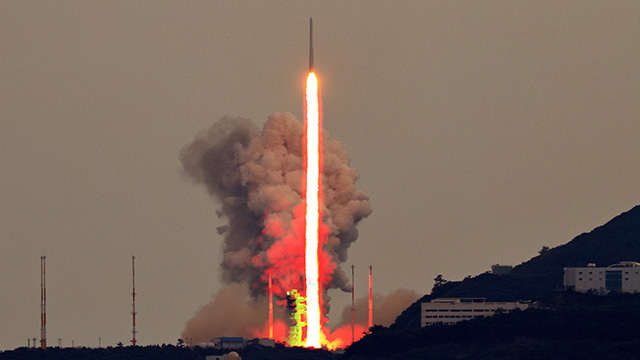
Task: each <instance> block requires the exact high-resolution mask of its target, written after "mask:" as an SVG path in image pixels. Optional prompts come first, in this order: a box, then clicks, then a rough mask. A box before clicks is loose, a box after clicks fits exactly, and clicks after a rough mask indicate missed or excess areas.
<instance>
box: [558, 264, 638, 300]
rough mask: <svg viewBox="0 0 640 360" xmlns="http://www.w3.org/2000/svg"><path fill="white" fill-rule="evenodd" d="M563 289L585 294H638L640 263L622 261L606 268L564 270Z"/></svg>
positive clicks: (592, 266)
mask: <svg viewBox="0 0 640 360" xmlns="http://www.w3.org/2000/svg"><path fill="white" fill-rule="evenodd" d="M564 288H565V289H566V290H570V291H577V292H582V293H585V292H587V291H589V290H593V291H596V292H598V293H601V294H606V293H608V292H610V291H617V292H624V293H637V292H640V263H637V262H634V261H622V262H619V263H617V264H613V265H610V266H607V267H596V265H595V264H588V265H587V267H576V268H564Z"/></svg>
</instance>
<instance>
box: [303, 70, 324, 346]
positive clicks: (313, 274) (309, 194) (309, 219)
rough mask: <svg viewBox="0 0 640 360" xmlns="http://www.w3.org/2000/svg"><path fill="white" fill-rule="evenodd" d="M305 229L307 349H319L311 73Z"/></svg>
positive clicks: (316, 120)
mask: <svg viewBox="0 0 640 360" xmlns="http://www.w3.org/2000/svg"><path fill="white" fill-rule="evenodd" d="M306 95H307V96H306V104H307V111H306V121H305V134H306V146H305V154H306V171H305V180H306V191H305V195H306V214H305V216H306V229H305V240H306V245H305V280H306V293H307V346H308V347H316V348H317V347H320V295H319V292H320V288H319V286H318V282H319V281H318V227H319V226H318V224H319V222H320V205H319V204H320V199H321V195H322V194H321V191H320V182H321V173H320V163H321V156H322V151H321V149H320V111H319V110H320V106H319V101H318V79H317V78H316V74H315V73H314V72H310V73H309V76H308V77H307V91H306Z"/></svg>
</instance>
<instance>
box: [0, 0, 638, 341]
mask: <svg viewBox="0 0 640 360" xmlns="http://www.w3.org/2000/svg"><path fill="white" fill-rule="evenodd" d="M0 14H1V15H0V227H1V229H2V231H1V232H0V246H1V247H0V349H10V348H15V347H18V346H23V345H26V343H27V338H32V337H37V336H38V335H39V327H40V304H39V301H40V297H39V296H40V289H39V286H40V273H39V271H40V267H39V265H40V264H39V262H40V256H41V255H46V256H47V271H48V272H47V285H48V289H47V291H48V305H47V309H48V315H47V316H48V317H47V319H48V338H49V343H50V344H52V345H56V344H57V339H58V338H61V339H62V344H63V346H70V345H71V340H74V342H75V344H76V345H83V346H97V345H98V338H102V344H103V345H104V346H107V345H111V346H113V345H115V344H116V343H117V342H118V341H122V342H123V343H128V341H129V340H130V338H131V334H130V330H131V315H130V311H131V308H130V307H131V296H130V292H131V278H130V273H131V255H132V254H135V255H136V256H137V259H136V266H137V269H136V275H137V279H136V283H137V285H138V296H137V300H138V302H137V307H138V311H139V314H138V318H137V320H138V330H139V334H138V340H139V343H140V344H142V345H146V344H155V343H175V341H176V340H177V338H178V337H179V334H180V332H181V330H182V329H183V326H184V322H185V321H186V320H187V319H188V318H189V317H191V316H192V315H193V313H194V312H195V311H196V310H197V309H198V308H199V307H200V306H202V305H204V304H205V303H206V302H207V301H208V300H209V299H210V297H211V295H212V294H213V293H214V292H215V291H216V289H218V288H219V286H220V281H219V275H220V272H219V270H218V265H219V263H220V245H221V239H219V236H218V235H217V233H216V231H215V229H216V227H217V226H220V225H221V224H222V222H221V220H219V219H217V218H216V216H215V210H216V208H217V204H216V203H215V202H214V201H213V200H212V199H211V198H209V196H208V195H207V194H206V191H205V189H204V187H201V186H198V185H195V184H193V183H191V182H189V181H187V180H185V178H184V177H183V175H182V172H181V165H180V162H179V160H178V154H179V151H180V149H181V148H182V147H183V146H185V145H186V144H188V143H190V142H191V141H192V140H193V138H194V136H195V135H196V133H197V132H198V131H199V130H200V129H202V128H206V127H208V126H209V125H210V124H211V123H213V122H214V121H215V120H217V119H219V118H220V117H222V116H223V115H225V114H232V115H238V116H242V117H247V118H251V119H253V120H254V121H256V122H258V123H262V122H263V121H264V120H266V118H267V116H268V115H269V114H270V113H273V112H276V111H280V112H282V111H289V112H291V113H293V114H294V115H296V116H297V117H298V118H299V119H300V118H301V116H302V113H303V112H302V107H303V86H304V80H305V75H306V70H307V66H308V60H307V54H308V50H307V41H308V21H309V17H310V16H313V18H314V45H315V49H314V50H315V51H314V53H315V54H314V55H315V57H314V60H315V61H314V63H315V64H314V65H315V69H316V71H317V72H318V74H319V77H320V82H321V88H322V100H323V114H324V126H325V128H326V129H327V130H328V131H329V132H331V134H332V136H333V137H334V138H335V139H337V140H339V141H341V142H342V143H343V146H344V148H345V149H346V150H347V151H348V152H349V154H350V156H351V158H352V165H353V166H355V167H356V168H358V170H359V172H360V174H361V179H360V181H359V182H358V187H359V188H360V189H361V190H363V191H365V192H366V193H367V194H368V195H369V196H370V197H371V203H372V206H373V209H374V212H373V214H372V215H371V216H370V217H369V218H368V219H365V220H364V221H363V222H362V223H361V225H360V231H361V236H360V239H359V240H358V241H357V242H356V244H355V245H354V246H353V247H352V248H351V250H350V259H349V261H348V262H347V263H345V264H344V265H343V268H345V270H346V269H348V267H349V266H350V265H351V264H352V263H353V264H355V265H356V272H357V278H356V296H365V295H366V293H367V290H366V288H365V287H366V284H367V274H366V271H367V270H366V269H367V267H368V266H369V265H370V264H371V265H373V268H374V286H375V291H376V292H381V293H387V292H389V291H391V290H394V289H397V288H400V287H406V288H411V289H414V290H416V291H418V292H419V293H427V292H428V291H429V290H430V288H431V286H432V285H433V280H432V279H433V278H434V277H435V276H436V275H437V274H443V276H444V277H445V278H447V279H460V278H463V277H465V276H467V275H475V274H477V273H480V272H484V271H486V270H488V269H489V267H490V265H492V264H495V263H504V264H514V265H515V264H518V263H520V262H522V261H524V260H527V259H529V258H530V257H532V256H534V255H535V254H536V252H537V251H538V250H539V249H540V248H541V247H542V246H543V245H547V246H556V245H559V244H561V243H564V242H566V241H568V240H570V239H571V238H572V237H573V236H575V235H577V234H579V233H581V232H585V231H589V230H591V229H592V228H594V227H595V226H598V225H600V224H602V223H604V222H605V221H607V220H609V219H610V218H612V217H613V216H615V215H617V214H619V213H621V212H623V211H626V210H628V209H630V208H631V207H632V206H634V205H637V204H638V203H640V186H639V184H640V167H639V166H638V155H639V154H640V141H638V139H639V138H640V125H639V124H638V114H640V101H638V94H640V62H639V61H638V59H640V3H639V2H637V1H616V2H601V1H587V0H584V1H563V2H555V1H548V2H538V1H482V2H481V1H476V2H468V1H459V2H456V1H393V2H391V1H390V2H382V1H350V2H311V1H295V2H293V1H271V2H263V1H246V2H238V1H194V2H182V1H174V2H168V1H139V2H129V1H64V2H63V1H24V0H20V1H11V0H9V1H2V2H0ZM631 260H633V259H631ZM636 260H637V259H636ZM332 296H333V300H332V301H333V305H334V312H333V313H332V314H330V317H332V316H339V315H340V311H341V310H342V309H341V306H342V305H344V304H346V303H348V302H349V301H350V295H348V294H339V293H332Z"/></svg>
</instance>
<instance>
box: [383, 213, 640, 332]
mask: <svg viewBox="0 0 640 360" xmlns="http://www.w3.org/2000/svg"><path fill="white" fill-rule="evenodd" d="M541 242H542V243H544V241H541ZM625 260H630V261H640V205H639V206H635V207H634V208H633V209H631V210H629V211H627V212H624V213H622V214H620V215H618V216H616V217H615V218H613V219H612V220H610V221H609V222H607V223H606V224H604V225H602V226H600V227H597V228H595V229H593V230H592V231H591V232H589V233H583V234H581V235H578V236H576V237H575V238H574V239H573V240H571V241H569V242H568V243H566V244H564V245H561V246H558V247H555V248H552V249H548V250H546V251H541V253H540V255H538V256H536V257H534V258H532V259H530V260H529V261H526V262H524V263H522V264H520V265H518V266H516V267H514V268H513V269H512V270H511V271H510V272H509V273H508V274H506V275H493V274H489V273H484V274H481V275H478V276H475V277H472V278H467V279H465V280H463V281H456V282H448V283H445V284H443V285H441V286H438V287H434V289H433V290H432V293H431V294H429V295H425V296H424V297H422V298H421V299H419V300H418V301H417V302H415V303H414V304H412V305H411V306H410V307H409V308H407V309H406V310H405V311H404V312H403V313H402V314H401V315H400V316H399V317H398V319H396V323H395V324H394V325H392V328H416V327H419V326H420V324H419V311H420V302H422V301H425V300H429V299H432V298H437V297H484V298H487V300H488V301H515V300H538V299H540V298H542V297H544V296H545V295H547V294H549V293H550V292H552V291H554V290H560V289H562V278H563V274H564V270H563V269H564V268H565V267H575V266H586V265H587V264H588V263H595V264H596V265H597V266H608V265H611V264H615V263H617V262H620V261H625Z"/></svg>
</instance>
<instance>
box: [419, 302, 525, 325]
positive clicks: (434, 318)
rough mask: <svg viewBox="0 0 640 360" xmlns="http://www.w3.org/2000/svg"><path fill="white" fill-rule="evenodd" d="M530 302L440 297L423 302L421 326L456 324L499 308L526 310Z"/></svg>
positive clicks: (506, 311) (487, 315) (486, 315)
mask: <svg viewBox="0 0 640 360" xmlns="http://www.w3.org/2000/svg"><path fill="white" fill-rule="evenodd" d="M529 304H530V303H528V302H487V301H485V299H484V298H455V299H449V298H439V299H433V300H431V301H429V302H423V303H422V312H421V313H420V314H421V315H420V326H427V325H434V324H445V325H450V324H455V323H457V322H459V321H464V320H470V319H473V318H478V317H489V316H493V315H494V314H495V313H496V311H498V309H500V310H501V311H502V312H505V313H508V312H510V311H512V310H515V309H520V310H524V309H526V308H528V307H529Z"/></svg>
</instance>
